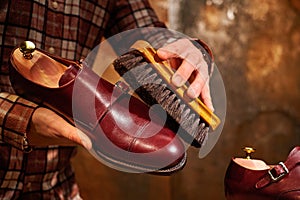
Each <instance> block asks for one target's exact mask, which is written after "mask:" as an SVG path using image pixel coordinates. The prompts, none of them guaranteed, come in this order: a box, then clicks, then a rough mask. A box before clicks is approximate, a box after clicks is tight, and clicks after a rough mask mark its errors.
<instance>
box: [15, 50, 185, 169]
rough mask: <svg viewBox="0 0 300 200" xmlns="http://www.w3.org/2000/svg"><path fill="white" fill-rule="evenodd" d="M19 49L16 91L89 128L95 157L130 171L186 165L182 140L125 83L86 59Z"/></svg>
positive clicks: (176, 167) (85, 128)
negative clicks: (106, 75)
mask: <svg viewBox="0 0 300 200" xmlns="http://www.w3.org/2000/svg"><path fill="white" fill-rule="evenodd" d="M21 50H22V49H19V48H16V49H14V50H13V52H12V54H11V58H10V79H11V83H12V85H13V88H14V90H15V92H16V93H17V94H18V95H20V96H22V97H24V98H26V99H29V100H31V101H33V102H36V103H38V104H42V105H44V106H46V107H48V108H50V109H52V110H54V111H56V112H57V113H59V114H60V115H61V116H63V117H65V118H66V119H68V120H69V121H70V122H71V123H73V124H75V125H76V126H77V127H78V128H79V129H81V130H82V131H83V132H85V133H86V134H87V135H88V136H89V138H90V139H91V140H92V143H93V147H92V151H91V152H92V153H93V154H94V156H96V158H98V159H100V160H101V161H104V162H105V163H106V164H108V165H109V166H111V167H113V168H116V169H120V170H123V171H124V170H125V171H129V172H148V173H155V174H160V175H166V174H170V173H173V172H176V171H178V170H180V169H182V168H183V167H184V165H185V163H186V152H185V148H184V145H183V143H182V141H181V140H180V139H179V138H178V137H177V136H176V134H175V133H174V132H173V131H171V130H170V129H169V128H168V127H166V126H165V125H164V124H162V122H161V121H163V120H162V119H161V116H160V114H159V112H156V111H153V110H149V107H148V106H146V104H144V103H143V102H142V101H140V100H139V99H137V98H135V97H132V96H130V95H129V94H128V93H127V91H128V88H127V86H126V85H125V84H124V83H122V82H120V83H118V84H116V85H113V84H111V83H110V82H108V81H106V80H104V79H102V78H100V77H99V76H98V75H97V74H95V73H94V72H93V71H92V70H91V69H90V68H89V67H87V66H86V63H84V62H83V63H77V62H73V61H70V60H66V59H63V58H60V57H57V56H53V55H50V54H48V53H47V52H45V51H42V50H38V49H35V51H33V50H32V52H25V51H24V49H23V50H22V51H21ZM149 112H150V116H151V118H150V117H149Z"/></svg>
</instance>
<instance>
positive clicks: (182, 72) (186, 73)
mask: <svg viewBox="0 0 300 200" xmlns="http://www.w3.org/2000/svg"><path fill="white" fill-rule="evenodd" d="M194 69H195V68H194V66H193V65H191V64H190V63H189V62H188V61H186V60H183V61H182V64H181V65H180V66H179V68H178V69H177V71H176V72H175V73H174V75H173V76H172V80H171V82H172V83H173V84H174V85H175V86H176V87H180V86H182V85H183V84H184V83H185V82H186V81H187V80H188V79H189V77H190V76H191V74H192V73H193V71H194Z"/></svg>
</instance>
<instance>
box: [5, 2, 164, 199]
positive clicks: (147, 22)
mask: <svg viewBox="0 0 300 200" xmlns="http://www.w3.org/2000/svg"><path fill="white" fill-rule="evenodd" d="M148 26H155V27H164V24H163V23H161V22H160V21H158V19H157V17H156V15H155V13H154V11H153V10H152V8H151V6H150V5H149V3H148V2H147V0H119V1H116V0H67V1H65V0H1V4H0V77H1V79H0V105H1V106H0V130H1V134H0V198H1V199H80V196H79V195H78V194H79V193H78V187H77V185H76V182H75V179H74V173H73V171H72V168H71V166H70V158H71V157H72V156H73V155H74V153H75V148H74V147H61V146H48V147H36V148H34V150H33V151H32V152H30V153H25V152H24V151H22V142H23V139H24V134H25V133H26V129H27V128H28V123H29V121H30V117H31V115H32V113H33V111H34V110H35V108H36V107H37V105H36V104H34V103H32V102H29V101H27V100H25V99H23V98H21V97H19V96H17V95H15V94H14V92H13V89H12V88H11V85H10V81H9V77H8V65H7V63H8V59H9V55H10V52H11V50H12V49H13V48H14V47H15V46H17V45H18V44H19V43H21V42H22V41H24V40H31V41H33V42H35V44H36V46H37V47H38V48H41V49H44V50H46V51H49V52H50V53H53V54H56V55H59V56H62V57H65V58H68V59H73V60H78V59H80V58H82V57H85V56H87V54H88V53H89V52H90V50H91V49H93V48H94V47H95V46H96V45H97V44H99V42H100V41H101V39H102V38H103V37H109V36H112V35H114V34H116V33H119V32H121V31H125V30H129V29H133V28H137V27H148Z"/></svg>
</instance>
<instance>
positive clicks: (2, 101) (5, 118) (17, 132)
mask: <svg viewBox="0 0 300 200" xmlns="http://www.w3.org/2000/svg"><path fill="white" fill-rule="evenodd" d="M37 107H38V105H37V104H35V103H33V102H30V101H28V100H26V99H24V98H21V97H19V96H17V95H14V94H10V93H6V92H2V93H0V126H1V127H0V128H1V135H0V141H1V142H4V143H8V144H10V145H11V146H13V147H15V148H17V149H19V150H22V151H24V152H30V151H31V147H30V146H29V145H28V141H27V132H28V128H29V123H30V121H31V117H32V114H33V113H34V111H35V109H36V108H37Z"/></svg>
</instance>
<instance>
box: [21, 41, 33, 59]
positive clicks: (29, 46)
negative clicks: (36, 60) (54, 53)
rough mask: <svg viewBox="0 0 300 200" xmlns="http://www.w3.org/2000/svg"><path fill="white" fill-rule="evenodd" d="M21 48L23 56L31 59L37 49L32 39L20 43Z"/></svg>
mask: <svg viewBox="0 0 300 200" xmlns="http://www.w3.org/2000/svg"><path fill="white" fill-rule="evenodd" d="M19 49H20V51H21V52H22V53H23V57H24V58H25V59H27V60H30V59H31V58H32V57H33V55H32V53H33V52H34V50H35V44H34V43H33V42H31V41H24V42H22V43H21V44H20V47H19Z"/></svg>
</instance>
